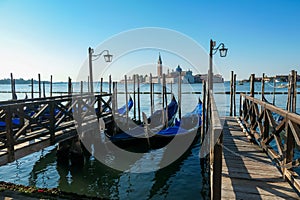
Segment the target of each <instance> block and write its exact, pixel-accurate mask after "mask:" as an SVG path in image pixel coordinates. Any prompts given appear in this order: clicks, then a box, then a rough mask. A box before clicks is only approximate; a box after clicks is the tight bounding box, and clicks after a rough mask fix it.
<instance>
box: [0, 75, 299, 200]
mask: <svg viewBox="0 0 300 200" xmlns="http://www.w3.org/2000/svg"><path fill="white" fill-rule="evenodd" d="M150 77H152V75H150ZM232 77H233V78H232V82H231V85H230V87H231V91H230V92H228V91H227V92H224V93H222V94H230V102H231V105H230V117H228V116H226V117H225V116H222V117H220V116H219V114H218V109H217V106H216V103H215V100H214V92H213V90H207V89H206V83H205V82H203V91H202V92H201V94H202V97H203V111H204V113H203V116H202V117H203V118H202V127H201V143H202V148H201V152H200V157H201V162H203V160H204V159H202V158H203V155H204V154H205V153H203V151H206V150H205V148H204V146H207V147H208V150H207V152H206V155H208V156H206V158H207V160H206V162H207V163H206V164H207V169H208V171H209V177H210V178H209V180H210V181H209V182H210V198H211V199H299V198H300V196H299V194H300V179H299V175H297V174H296V173H295V168H296V167H299V166H300V157H299V156H298V155H297V154H295V151H296V150H297V151H298V149H299V148H300V116H299V115H298V114H296V95H297V94H298V92H297V90H296V88H297V85H296V82H295V80H296V79H295V77H296V73H295V71H292V74H291V76H290V83H289V87H288V91H287V92H284V94H287V97H288V99H287V108H286V110H284V109H281V108H278V107H276V106H274V105H272V104H271V103H269V102H267V101H266V100H265V98H264V95H265V94H267V93H265V92H264V82H263V80H264V79H262V91H261V92H256V91H254V79H255V77H254V75H251V82H250V92H249V93H242V92H236V83H235V82H236V75H233V73H232ZM109 80H110V81H109V92H108V94H104V93H102V87H101V94H99V95H89V94H83V93H82V90H81V94H80V95H65V96H60V97H48V98H41V95H40V98H32V99H24V100H15V99H13V100H11V101H6V102H1V105H0V121H2V122H5V124H6V126H5V129H2V130H0V165H3V164H6V163H8V162H12V161H14V160H16V159H18V158H21V157H23V156H25V155H28V154H30V153H33V152H36V151H38V150H40V149H43V148H45V147H47V146H50V145H53V144H55V143H59V142H63V141H66V140H69V139H73V138H77V137H78V133H77V130H78V129H80V130H82V129H86V130H87V131H88V130H89V128H90V129H92V128H91V126H90V125H91V124H92V123H94V122H95V123H96V122H97V121H98V120H99V119H100V118H102V119H104V121H105V122H106V123H110V122H113V117H112V112H115V110H116V109H117V108H118V104H117V94H118V91H117V83H116V82H113V91H112V90H111V84H112V81H111V77H110V79H109ZM125 80H127V77H125ZM69 82H71V80H69ZM102 83H103V79H101V85H102ZM135 83H137V93H136V92H135V89H134V92H133V96H134V120H135V121H138V122H139V123H141V122H142V120H141V111H140V107H141V105H140V96H139V95H140V94H141V93H142V92H140V89H139V87H140V81H139V79H138V77H137V76H134V88H135ZM150 83H151V86H150V92H149V93H148V92H143V94H150V99H151V100H150V103H151V113H153V111H154V110H153V105H154V102H153V101H154V100H153V94H155V92H154V90H153V85H152V82H151V79H150ZM179 83H180V81H179ZM163 84H165V81H164V80H163ZM81 85H82V84H81ZM69 86H70V87H69V89H68V91H69V93H70V94H71V88H72V87H71V84H69ZM12 91H13V92H12V93H14V94H15V89H13V90H12ZM162 91H163V92H164V94H163V95H162V97H163V104H162V106H163V107H164V106H165V105H166V104H167V95H166V94H167V91H166V86H165V85H163V90H162ZM245 92H246V91H245ZM196 93H197V94H200V92H196ZM125 94H126V102H127V100H128V96H127V95H128V94H129V92H128V91H127V81H125ZM178 94H179V96H178V101H179V102H178V104H179V105H180V104H181V94H182V92H181V86H180V85H179V87H178ZM236 94H239V95H240V102H239V105H240V107H239V116H237V117H233V116H236V105H235V103H236V102H235V100H236V97H235V95H236ZM255 94H260V97H261V98H259V99H258V98H255V97H254V96H255ZM270 94H271V93H270ZM272 94H274V95H275V94H276V93H275V92H273V93H272ZM278 94H279V93H278ZM280 94H281V93H280ZM136 95H137V101H136ZM110 101H112V102H111V106H110ZM274 101H275V98H274V100H273V104H274ZM136 102H137V106H136ZM103 106H106V107H108V108H109V109H108V110H110V111H111V112H104V111H103ZM136 109H137V110H136ZM126 111H127V112H128V106H126ZM136 112H137V114H136ZM180 116H181V109H180V106H179V117H180ZM76 117H77V119H76ZM15 118H19V119H20V120H19V122H18V123H14V119H15ZM144 118H145V119H146V117H144ZM126 119H127V120H126V124H127V125H128V114H126ZM145 119H144V120H145ZM163 121H164V120H163ZM93 125H94V124H93ZM93 127H94V126H93ZM76 128H77V129H76ZM109 128H110V129H115V128H116V127H115V124H114V123H111V126H110V127H109ZM271 143H272V144H271ZM274 144H275V145H274ZM203 149H204V150H203ZM202 164H203V163H202ZM202 164H201V166H202ZM203 166H205V164H203Z"/></svg>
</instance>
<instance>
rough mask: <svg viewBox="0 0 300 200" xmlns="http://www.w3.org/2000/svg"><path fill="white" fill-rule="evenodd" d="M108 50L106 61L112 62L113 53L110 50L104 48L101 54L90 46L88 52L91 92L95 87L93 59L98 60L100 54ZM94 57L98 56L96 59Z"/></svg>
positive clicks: (105, 55)
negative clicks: (96, 52) (95, 52)
mask: <svg viewBox="0 0 300 200" xmlns="http://www.w3.org/2000/svg"><path fill="white" fill-rule="evenodd" d="M104 52H106V54H104V55H103V57H104V60H105V62H111V61H112V57H113V55H111V54H109V51H108V50H103V51H102V52H101V53H99V54H94V55H93V53H94V49H92V48H91V47H89V48H88V53H89V71H90V88H91V89H90V90H91V93H94V87H93V82H94V81H93V63H92V61H94V60H97V59H98V58H100V56H101V55H102V54H103V53H104ZM93 57H96V58H95V59H92V58H93Z"/></svg>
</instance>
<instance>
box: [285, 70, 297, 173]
mask: <svg viewBox="0 0 300 200" xmlns="http://www.w3.org/2000/svg"><path fill="white" fill-rule="evenodd" d="M293 83H294V70H292V72H291V74H290V76H289V88H288V102H287V110H288V111H289V112H290V111H292V112H293V109H294V108H293V106H292V105H291V104H292V101H293V95H294V94H293V93H294V91H293V85H294V84H293ZM291 109H292V110H291ZM288 121H289V120H288V119H286V122H285V133H286V141H285V146H286V151H285V153H284V164H288V163H290V162H292V161H293V158H294V148H295V139H294V136H293V131H292V130H291V127H290V126H289V123H288ZM287 170H288V169H287V168H283V174H284V175H286V171H287Z"/></svg>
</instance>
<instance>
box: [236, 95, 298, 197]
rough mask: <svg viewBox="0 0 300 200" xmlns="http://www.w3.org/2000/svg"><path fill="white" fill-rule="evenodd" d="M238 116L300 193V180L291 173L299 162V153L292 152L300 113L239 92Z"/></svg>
mask: <svg viewBox="0 0 300 200" xmlns="http://www.w3.org/2000/svg"><path fill="white" fill-rule="evenodd" d="M240 118H241V120H242V122H243V124H244V125H245V128H246V130H247V131H248V132H249V134H250V135H251V136H252V137H253V138H255V141H256V142H257V143H258V144H259V145H260V146H261V147H262V148H263V149H264V150H265V151H266V152H267V153H268V155H269V156H270V157H271V159H272V160H273V161H274V163H276V165H277V166H278V168H279V169H280V170H281V172H282V174H283V176H284V177H285V178H287V179H288V180H289V181H290V183H291V184H292V185H293V186H294V187H295V188H296V189H297V190H298V192H300V182H299V181H300V180H299V178H298V177H297V176H298V175H295V172H294V168H295V167H298V166H299V165H300V157H299V154H295V152H296V151H299V147H300V116H299V115H298V114H296V113H292V112H289V111H287V110H284V109H281V108H278V107H276V106H274V105H272V104H270V103H268V102H265V101H262V100H259V99H256V98H254V97H251V96H247V95H245V94H241V96H240ZM271 143H272V144H271ZM266 173H272V172H266Z"/></svg>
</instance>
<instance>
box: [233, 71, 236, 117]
mask: <svg viewBox="0 0 300 200" xmlns="http://www.w3.org/2000/svg"><path fill="white" fill-rule="evenodd" d="M233 115H234V116H236V74H234V76H233Z"/></svg>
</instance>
